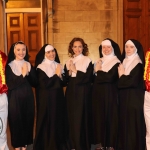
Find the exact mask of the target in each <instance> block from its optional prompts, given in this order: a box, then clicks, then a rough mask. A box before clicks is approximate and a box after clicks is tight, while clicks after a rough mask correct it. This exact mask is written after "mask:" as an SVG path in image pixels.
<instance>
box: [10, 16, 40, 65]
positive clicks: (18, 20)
mask: <svg viewBox="0 0 150 150" xmlns="http://www.w3.org/2000/svg"><path fill="white" fill-rule="evenodd" d="M7 37H8V51H9V49H10V46H11V45H12V44H13V43H14V42H17V41H23V42H24V43H25V44H26V45H27V47H28V51H29V55H30V62H31V63H32V64H34V61H35V55H36V54H37V52H38V51H39V50H40V48H41V15H40V13H17V14H16V13H15V14H7Z"/></svg>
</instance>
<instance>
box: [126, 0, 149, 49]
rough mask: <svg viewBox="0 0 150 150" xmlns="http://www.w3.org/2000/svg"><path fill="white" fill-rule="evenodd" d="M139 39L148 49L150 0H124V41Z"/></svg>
mask: <svg viewBox="0 0 150 150" xmlns="http://www.w3.org/2000/svg"><path fill="white" fill-rule="evenodd" d="M130 38H134V39H137V40H139V41H140V42H141V43H142V45H143V48H144V51H147V50H148V48H149V47H150V0H124V42H125V41H126V40H128V39H130Z"/></svg>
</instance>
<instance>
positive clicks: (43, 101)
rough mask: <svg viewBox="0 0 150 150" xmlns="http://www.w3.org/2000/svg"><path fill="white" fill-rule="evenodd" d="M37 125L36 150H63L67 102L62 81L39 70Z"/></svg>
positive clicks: (63, 81)
mask: <svg viewBox="0 0 150 150" xmlns="http://www.w3.org/2000/svg"><path fill="white" fill-rule="evenodd" d="M37 77H38V87H37V88H36V102H37V123H36V137H35V142H34V150H63V149H65V146H66V145H65V142H66V133H67V129H66V116H67V115H66V102H65V98H64V92H63V86H64V85H65V78H64V76H62V77H63V80H61V79H60V78H59V77H58V76H57V75H56V74H54V75H53V76H52V77H48V76H47V74H46V73H45V72H44V71H43V70H41V69H40V68H37Z"/></svg>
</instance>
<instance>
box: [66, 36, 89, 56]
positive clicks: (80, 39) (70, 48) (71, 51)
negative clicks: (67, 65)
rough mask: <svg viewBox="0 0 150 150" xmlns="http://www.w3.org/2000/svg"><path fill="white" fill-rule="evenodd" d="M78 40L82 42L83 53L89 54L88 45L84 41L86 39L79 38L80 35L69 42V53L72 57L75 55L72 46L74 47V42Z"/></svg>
mask: <svg viewBox="0 0 150 150" xmlns="http://www.w3.org/2000/svg"><path fill="white" fill-rule="evenodd" d="M76 41H80V42H81V44H82V46H83V51H82V54H83V55H84V56H88V54H89V49H88V45H87V44H86V43H85V42H84V40H83V39H82V38H79V37H75V38H73V39H72V40H71V42H70V43H69V47H68V55H69V56H70V57H73V55H74V52H73V50H72V47H73V44H74V42H76Z"/></svg>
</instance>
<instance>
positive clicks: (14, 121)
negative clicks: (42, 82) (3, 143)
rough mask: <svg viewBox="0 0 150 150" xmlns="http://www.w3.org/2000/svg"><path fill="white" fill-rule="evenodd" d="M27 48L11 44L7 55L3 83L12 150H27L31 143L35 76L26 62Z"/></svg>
mask: <svg viewBox="0 0 150 150" xmlns="http://www.w3.org/2000/svg"><path fill="white" fill-rule="evenodd" d="M28 58H29V55H28V50H27V47H26V45H25V44H24V43H23V42H21V41H19V42H17V43H14V44H13V45H12V46H11V48H10V51H9V54H8V62H7V67H6V83H7V86H8V119H9V126H10V132H11V144H12V146H13V147H14V148H15V150H19V149H20V148H22V150H26V146H27V145H29V144H32V143H33V124H34V96H33V91H32V87H34V86H36V83H37V81H36V74H35V70H34V68H33V67H32V66H31V64H30V63H29V59H28Z"/></svg>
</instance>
